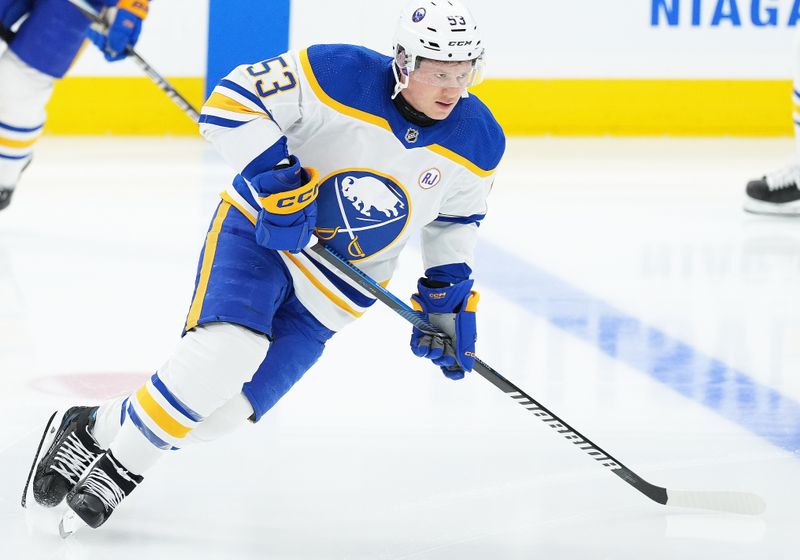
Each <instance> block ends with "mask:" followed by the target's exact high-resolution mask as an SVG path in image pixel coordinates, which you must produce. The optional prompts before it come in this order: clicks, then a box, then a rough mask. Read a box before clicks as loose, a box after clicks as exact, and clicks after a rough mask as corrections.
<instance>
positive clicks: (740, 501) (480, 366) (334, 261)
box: [311, 243, 766, 515]
mask: <svg viewBox="0 0 800 560" xmlns="http://www.w3.org/2000/svg"><path fill="white" fill-rule="evenodd" d="M311 250H312V251H314V252H315V253H316V254H317V255H319V256H320V257H322V258H323V259H324V260H325V261H326V262H328V263H330V264H331V265H333V266H334V267H335V268H336V269H337V270H339V272H341V273H342V274H344V275H345V276H347V277H348V278H350V279H351V280H353V281H354V282H356V283H357V284H358V285H359V286H361V287H362V288H364V289H365V290H367V291H368V292H369V293H371V294H372V295H373V296H375V298H376V299H378V300H380V301H381V302H382V303H384V304H386V305H387V306H388V307H389V308H390V309H392V310H393V311H395V312H396V313H397V314H398V315H400V316H401V317H403V318H404V319H405V320H406V321H408V322H409V323H411V324H413V325H414V326H415V327H417V328H418V329H419V330H421V331H422V332H424V333H426V334H431V335H434V336H438V337H441V338H442V339H443V340H445V341H448V342H449V339H448V337H447V335H446V334H444V333H442V332H440V331H438V330H437V329H436V328H435V327H434V326H433V325H431V324H430V323H429V322H428V321H426V320H425V319H424V317H423V316H422V314H420V313H418V312H416V311H414V310H413V309H412V308H411V307H409V306H408V305H406V304H405V303H403V302H402V301H401V300H400V299H398V298H397V297H395V296H394V295H393V294H392V293H391V292H389V291H387V290H386V289H385V288H383V286H381V285H380V284H378V283H377V282H376V281H375V280H373V279H372V278H370V277H369V276H367V275H366V274H364V273H363V272H361V270H359V269H358V268H356V267H355V266H353V265H352V264H350V263H349V262H347V261H346V260H345V259H344V258H343V257H342V256H341V255H339V254H338V253H337V252H336V251H334V250H333V249H331V248H330V247H327V246H325V245H323V244H321V243H317V244H316V245H314V246H313V247H311ZM474 369H475V371H476V372H478V373H479V374H480V375H481V376H482V377H483V378H484V379H486V380H487V381H489V382H490V383H491V384H492V385H494V386H495V387H497V388H498V389H500V390H501V391H502V392H504V393H505V394H506V395H508V396H509V397H511V398H512V399H514V401H515V402H516V403H517V404H519V405H521V406H523V407H524V408H525V409H526V410H528V411H530V412H532V413H533V415H534V416H536V417H538V418H539V419H540V420H542V421H543V422H544V423H545V424H547V425H548V426H550V427H551V428H553V429H554V430H555V431H556V432H557V433H559V434H561V435H562V436H564V438H565V439H566V440H567V441H570V442H572V443H573V444H575V445H577V446H578V447H579V448H580V449H582V450H583V451H585V452H586V453H587V454H588V455H589V456H590V457H592V458H593V459H594V460H595V461H597V462H598V463H600V464H601V465H602V466H604V467H606V468H607V469H609V470H610V471H611V472H613V473H614V474H615V475H617V476H618V477H620V478H621V479H622V480H624V481H625V482H627V483H628V484H630V485H631V486H633V487H634V488H636V489H637V490H638V491H639V492H641V493H642V494H644V495H645V496H647V497H648V498H650V499H651V500H653V501H655V502H658V503H659V504H664V505H669V506H679V507H688V508H699V509H711V510H717V511H725V512H731V513H742V514H747V515H758V514H760V513H762V512H763V511H764V509H765V508H766V504H765V502H764V500H763V499H762V498H761V497H759V496H757V495H755V494H751V493H749V492H714V491H684V490H667V489H666V488H662V487H660V486H656V485H654V484H650V483H649V482H647V481H646V480H644V479H643V478H641V477H640V476H638V475H637V474H636V473H634V472H633V471H632V470H630V469H629V468H628V467H626V466H625V465H623V464H622V463H621V462H619V461H618V460H616V459H615V458H614V457H612V456H611V455H610V454H609V453H607V452H606V451H604V450H603V449H602V448H601V447H599V446H598V445H596V444H595V443H593V442H592V441H591V440H589V438H587V437H586V436H584V435H583V434H581V433H580V432H578V431H577V430H576V429H575V428H573V427H571V426H570V425H569V424H567V423H566V422H564V421H563V420H562V419H561V418H559V417H558V416H556V415H555V414H553V413H552V412H550V410H548V409H547V408H546V407H545V406H543V405H542V404H540V403H539V402H537V401H536V400H535V399H534V398H533V397H531V396H530V395H528V394H527V393H526V392H525V391H523V390H522V389H520V388H519V387H517V386H516V385H514V384H513V383H511V382H510V381H509V380H508V379H506V378H505V377H503V376H502V375H500V374H499V373H497V372H496V371H495V370H494V369H492V368H491V367H489V365H488V364H486V362H484V361H482V360H480V359H479V358H478V357H477V356H476V357H475V368H474Z"/></svg>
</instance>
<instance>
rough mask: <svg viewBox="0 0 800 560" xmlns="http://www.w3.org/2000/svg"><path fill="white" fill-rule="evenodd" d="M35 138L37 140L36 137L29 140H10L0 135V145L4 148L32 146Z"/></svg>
mask: <svg viewBox="0 0 800 560" xmlns="http://www.w3.org/2000/svg"><path fill="white" fill-rule="evenodd" d="M36 140H38V137H37V138H31V139H29V140H12V139H11V138H3V137H2V136H0V146H5V147H6V148H28V147H30V146H33V145H34V144H35V143H36Z"/></svg>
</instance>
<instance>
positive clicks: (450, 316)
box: [411, 278, 480, 379]
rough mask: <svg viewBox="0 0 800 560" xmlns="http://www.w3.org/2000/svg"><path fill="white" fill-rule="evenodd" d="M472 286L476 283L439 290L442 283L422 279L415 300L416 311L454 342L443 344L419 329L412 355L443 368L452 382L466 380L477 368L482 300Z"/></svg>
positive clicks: (418, 284) (416, 331) (415, 335)
mask: <svg viewBox="0 0 800 560" xmlns="http://www.w3.org/2000/svg"><path fill="white" fill-rule="evenodd" d="M472 283H473V281H472V280H464V281H462V282H458V283H457V284H453V285H446V286H444V287H437V285H438V286H441V285H442V282H435V281H431V280H429V279H427V278H420V280H419V282H417V290H418V293H416V294H414V295H413V296H411V304H412V306H413V307H414V309H415V310H416V311H421V312H422V313H424V314H425V315H426V317H427V319H428V321H429V322H430V323H431V324H432V325H433V326H434V327H436V328H437V329H439V330H440V331H442V332H443V333H445V334H446V335H448V336H449V337H450V341H443V340H441V339H440V338H439V337H436V336H432V335H429V334H425V333H423V332H422V331H420V330H419V329H417V328H416V327H415V328H414V330H413V331H412V333H411V351H412V352H413V353H414V354H415V355H417V356H419V357H421V358H428V359H429V360H431V361H432V362H433V363H434V364H436V365H437V366H440V367H441V368H442V372H444V374H445V375H446V376H447V377H449V378H450V379H462V378H463V377H464V372H466V371H471V370H472V366H474V365H475V341H476V340H477V338H478V332H477V326H476V324H475V312H476V311H477V309H478V300H479V299H480V296H479V295H478V292H475V291H473V290H472ZM451 341H452V342H451Z"/></svg>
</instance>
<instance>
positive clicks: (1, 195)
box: [0, 186, 14, 210]
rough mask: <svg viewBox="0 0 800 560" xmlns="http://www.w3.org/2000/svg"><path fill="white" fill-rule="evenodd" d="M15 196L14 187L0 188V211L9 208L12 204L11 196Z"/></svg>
mask: <svg viewBox="0 0 800 560" xmlns="http://www.w3.org/2000/svg"><path fill="white" fill-rule="evenodd" d="M12 194H14V187H3V186H0V210H3V209H5V208H8V205H9V204H11V195H12Z"/></svg>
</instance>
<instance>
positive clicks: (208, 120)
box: [199, 115, 250, 128]
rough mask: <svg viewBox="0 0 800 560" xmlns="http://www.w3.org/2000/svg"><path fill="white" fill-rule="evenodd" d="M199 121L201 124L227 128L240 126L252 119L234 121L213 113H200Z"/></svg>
mask: <svg viewBox="0 0 800 560" xmlns="http://www.w3.org/2000/svg"><path fill="white" fill-rule="evenodd" d="M199 122H200V124H213V125H215V126H222V127H225V128H238V127H240V126H242V125H243V124H247V123H248V122H250V121H234V120H231V119H223V118H222V117H215V116H213V115H200V120H199Z"/></svg>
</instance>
